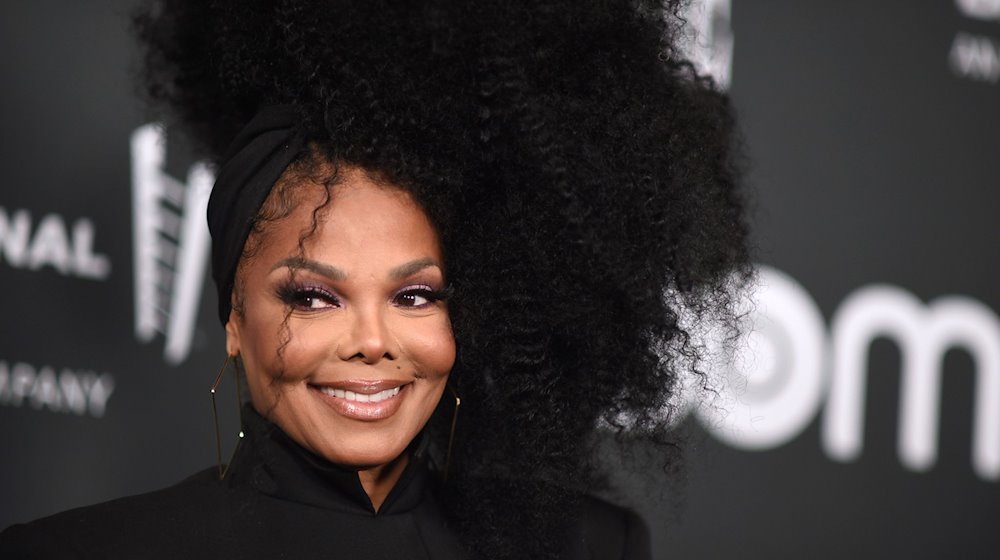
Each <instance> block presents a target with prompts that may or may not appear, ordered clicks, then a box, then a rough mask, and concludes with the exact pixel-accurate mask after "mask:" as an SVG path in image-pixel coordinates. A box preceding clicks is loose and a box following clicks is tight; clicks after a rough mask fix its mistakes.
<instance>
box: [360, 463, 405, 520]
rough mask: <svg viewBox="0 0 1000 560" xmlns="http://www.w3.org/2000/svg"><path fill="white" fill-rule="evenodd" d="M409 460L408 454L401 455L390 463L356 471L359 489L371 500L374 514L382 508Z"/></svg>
mask: <svg viewBox="0 0 1000 560" xmlns="http://www.w3.org/2000/svg"><path fill="white" fill-rule="evenodd" d="M409 459H410V457H409V453H403V454H402V455H400V456H399V457H397V458H396V460H394V461H392V462H391V463H388V464H385V465H379V466H377V467H370V468H366V469H360V470H359V471H358V478H359V479H360V480H361V487H362V488H364V490H365V493H366V494H368V499H369V500H371V502H372V507H373V508H375V511H376V512H378V510H379V509H380V508H381V507H382V504H383V503H384V502H385V499H386V498H387V497H388V496H389V492H391V491H392V489H393V487H394V486H396V483H397V482H399V477H400V476H401V475H402V474H403V470H404V469H405V468H406V464H407V463H408V462H409Z"/></svg>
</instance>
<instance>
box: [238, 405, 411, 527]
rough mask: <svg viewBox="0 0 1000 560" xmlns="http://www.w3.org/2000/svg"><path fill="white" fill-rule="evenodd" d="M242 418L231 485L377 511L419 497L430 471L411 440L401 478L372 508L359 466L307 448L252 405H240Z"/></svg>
mask: <svg viewBox="0 0 1000 560" xmlns="http://www.w3.org/2000/svg"><path fill="white" fill-rule="evenodd" d="M243 421H244V427H243V429H244V433H245V434H246V436H245V437H244V438H243V439H242V441H241V443H240V447H239V449H238V450H237V452H236V455H235V457H233V462H232V465H230V468H229V472H228V473H227V475H226V480H227V481H228V483H229V484H230V485H233V486H236V485H242V484H249V485H251V486H252V487H253V488H255V489H256V490H257V491H259V492H261V493H263V494H266V495H268V496H272V497H275V498H278V499H282V500H289V501H292V502H297V503H301V504H305V505H310V506H315V507H319V508H324V509H333V510H338V511H342V512H344V513H354V514H359V515H369V516H374V515H378V516H380V517H381V516H385V515H394V514H398V513H403V512H407V511H410V510H412V509H413V508H415V507H417V505H419V504H420V502H421V500H422V499H423V494H424V489H425V486H426V484H427V478H428V476H429V474H428V472H427V468H426V467H425V466H424V464H423V461H422V460H420V458H419V455H420V453H418V452H416V449H415V447H416V446H415V445H411V448H414V449H410V450H409V452H410V453H411V456H410V461H409V462H408V463H407V465H406V468H405V469H404V470H403V474H402V475H400V478H399V481H398V482H397V483H396V485H395V486H394V487H393V489H392V490H391V491H390V492H389V495H388V496H387V497H386V499H385V502H383V503H382V507H380V508H379V510H378V512H377V513H376V511H375V508H374V507H373V506H372V503H371V500H370V499H369V498H368V494H367V493H365V490H364V488H363V487H362V486H361V480H360V479H359V478H358V473H357V471H355V470H353V469H349V468H344V467H341V466H338V465H335V464H333V463H331V462H330V461H327V460H326V459H324V458H322V457H319V456H317V455H315V454H313V453H311V452H309V451H307V450H306V449H304V448H303V447H302V446H300V445H299V444H298V443H296V442H295V441H294V440H292V438H290V437H289V436H288V435H286V434H285V432H283V431H282V430H281V429H280V428H278V426H276V425H275V424H273V423H271V422H270V421H269V420H267V419H266V418H264V417H262V416H261V415H260V414H258V413H257V412H256V411H255V410H254V409H253V407H252V406H250V405H245V406H244V409H243ZM417 439H418V440H419V439H421V438H420V437H418V438H417Z"/></svg>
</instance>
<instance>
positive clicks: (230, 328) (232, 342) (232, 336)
mask: <svg viewBox="0 0 1000 560" xmlns="http://www.w3.org/2000/svg"><path fill="white" fill-rule="evenodd" d="M226 354H228V355H230V356H239V355H240V321H239V317H238V316H237V315H236V310H235V309H233V310H230V311H229V320H228V321H226Z"/></svg>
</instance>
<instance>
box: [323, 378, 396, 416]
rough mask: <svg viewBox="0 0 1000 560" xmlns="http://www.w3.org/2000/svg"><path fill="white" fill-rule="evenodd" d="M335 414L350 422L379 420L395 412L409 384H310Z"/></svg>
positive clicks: (359, 381)
mask: <svg viewBox="0 0 1000 560" xmlns="http://www.w3.org/2000/svg"><path fill="white" fill-rule="evenodd" d="M309 387H310V389H313V390H315V391H316V394H317V395H318V396H319V397H320V398H321V399H322V400H323V402H325V403H326V404H327V405H328V406H330V407H331V408H333V409H334V410H335V411H336V412H337V413H339V414H341V415H342V416H346V417H348V418H352V419H354V420H366V421H374V420H382V419H385V418H388V417H390V416H392V415H393V414H395V413H396V411H397V410H399V407H400V405H402V403H403V399H404V398H405V396H406V393H407V392H408V391H407V389H408V388H409V387H410V382H406V381H392V380H379V381H367V380H352V381H337V382H333V383H324V384H322V385H310V386H309Z"/></svg>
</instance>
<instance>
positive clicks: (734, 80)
mask: <svg viewBox="0 0 1000 560" xmlns="http://www.w3.org/2000/svg"><path fill="white" fill-rule="evenodd" d="M132 6H133V3H131V2H125V1H120V2H95V1H69V0H39V1H37V2H31V3H28V2H19V3H6V4H4V6H3V7H2V8H0V49H2V52H3V53H4V55H3V57H0V68H2V73H0V75H2V80H3V87H2V88H0V131H2V134H0V146H2V149H0V162H2V167H0V169H2V170H3V179H2V181H3V183H2V186H0V527H3V526H6V525H9V524H11V523H15V522H21V521H26V520H29V519H31V518H35V517H38V516H42V515H47V514H51V513H54V512H56V511H60V510H63V509H66V508H70V507H75V506H81V505H85V504H89V503H94V502H97V501H103V500H107V499H110V498H113V497H117V496H121V495H125V494H131V493H138V492H142V491H147V490H151V489H154V488H158V487H162V486H166V485H169V484H171V483H173V482H176V481H178V480H179V479H181V478H183V477H184V476H186V475H187V474H189V473H191V472H193V471H195V470H197V469H201V468H204V467H205V466H208V465H210V464H213V463H214V461H215V447H214V446H215V440H214V431H213V427H212V415H211V405H210V400H209V393H208V386H209V385H210V383H211V382H212V380H213V379H214V377H215V374H216V373H217V371H218V368H219V367H220V366H221V365H222V362H223V359H224V357H225V351H224V346H223V333H222V329H221V328H220V327H219V326H218V322H217V320H216V319H215V317H214V312H213V307H214V297H215V296H214V293H213V291H212V290H211V288H210V284H209V279H208V275H207V268H206V264H207V248H208V238H207V232H206V230H205V226H204V206H205V202H206V199H207V194H208V191H209V190H210V189H211V185H212V174H211V170H210V169H208V168H206V167H204V166H202V165H201V164H199V163H198V162H197V161H195V160H194V159H193V158H192V157H191V156H190V154H188V153H187V152H186V150H185V147H184V144H183V142H182V140H181V139H179V138H176V137H175V136H172V135H171V134H170V131H164V130H162V129H161V128H159V127H157V126H156V125H155V124H154V123H150V122H148V121H147V119H146V118H145V116H144V110H143V108H142V106H141V104H140V103H139V102H138V101H137V97H136V95H135V90H136V86H135V85H134V83H133V80H132V79H131V75H132V73H133V72H134V71H135V69H136V63H137V60H136V48H135V45H134V44H133V42H132V40H131V38H130V36H129V34H128V31H127V25H126V21H127V15H128V13H129V10H130V9H131V8H132ZM689 21H690V23H691V41H690V44H689V46H688V48H689V49H690V53H691V56H692V58H693V59H694V60H695V61H696V62H697V63H698V64H699V66H700V67H701V68H702V69H703V70H704V71H705V72H708V73H711V74H712V75H713V76H715V78H716V80H717V81H718V82H719V83H720V84H722V85H723V86H724V87H726V88H727V89H728V90H729V91H730V93H731V95H732V97H733V100H734V103H735V105H736V107H737V110H738V113H739V117H740V120H741V123H742V127H743V131H744V136H745V142H746V146H747V152H748V155H749V182H750V184H751V186H752V188H753V196H752V203H753V204H752V207H753V208H752V212H753V214H752V221H753V227H754V236H755V243H756V246H757V248H756V255H757V256H756V260H757V262H759V264H760V286H759V288H758V289H757V290H756V293H755V295H754V299H755V301H754V303H753V306H752V309H754V311H753V312H752V313H751V314H750V316H749V320H750V321H751V322H752V324H753V330H752V331H750V333H749V334H748V335H747V341H746V342H747V345H748V348H749V349H748V350H746V351H744V352H742V353H741V354H740V355H739V356H736V357H734V359H732V360H730V361H729V362H728V365H727V366H725V367H720V368H718V369H717V371H716V372H715V375H716V378H715V389H716V390H715V392H714V393H713V394H712V395H710V397H711V398H710V399H709V401H708V402H704V401H700V400H699V399H697V398H694V397H692V398H690V399H688V401H689V402H688V403H687V404H686V405H684V406H685V407H686V408H685V410H686V413H685V414H684V415H683V419H682V420H681V422H680V423H679V426H678V433H679V434H683V438H684V440H685V441H686V442H687V443H686V451H685V453H686V458H685V460H684V469H683V471H682V472H680V473H678V475H677V477H675V479H674V480H673V482H671V484H670V487H669V488H668V489H666V490H664V491H661V492H649V489H648V488H645V487H644V486H643V483H641V482H638V481H637V480H638V479H635V478H630V477H629V475H627V474H623V475H622V476H620V477H619V478H620V480H617V483H618V484H619V486H620V488H621V495H622V496H625V497H630V496H631V497H633V498H639V497H640V494H644V495H649V494H654V495H656V494H659V495H660V499H656V500H649V499H646V500H636V504H637V505H636V507H638V508H639V509H640V510H641V511H642V512H643V513H644V514H645V516H646V518H647V520H648V521H649V523H650V525H651V528H652V530H653V534H654V546H655V549H654V552H655V554H656V557H657V558H705V557H720V558H721V557H737V556H738V557H741V558H792V557H809V558H842V557H845V556H847V555H851V556H852V557H856V558H882V557H906V558H942V557H956V558H957V557H961V558H995V557H998V556H1000V531H997V530H996V526H997V524H998V523H1000V319H998V310H1000V288H998V281H1000V224H998V216H1000V0H938V1H925V2H907V1H904V0H883V1H878V2H862V1H850V2H832V1H817V2H795V1H791V0H787V1H777V0H774V1H764V0H760V1H744V0H703V1H701V2H697V3H695V5H693V6H692V7H691V9H690V14H689ZM229 411H232V407H230V408H227V409H226V410H225V411H224V413H223V414H224V415H225V414H226V412H229ZM233 415H235V413H233ZM233 426H235V420H234V419H233V420H231V421H230V427H233ZM233 429H235V428H233ZM234 433H235V432H234ZM651 468H655V467H651Z"/></svg>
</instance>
